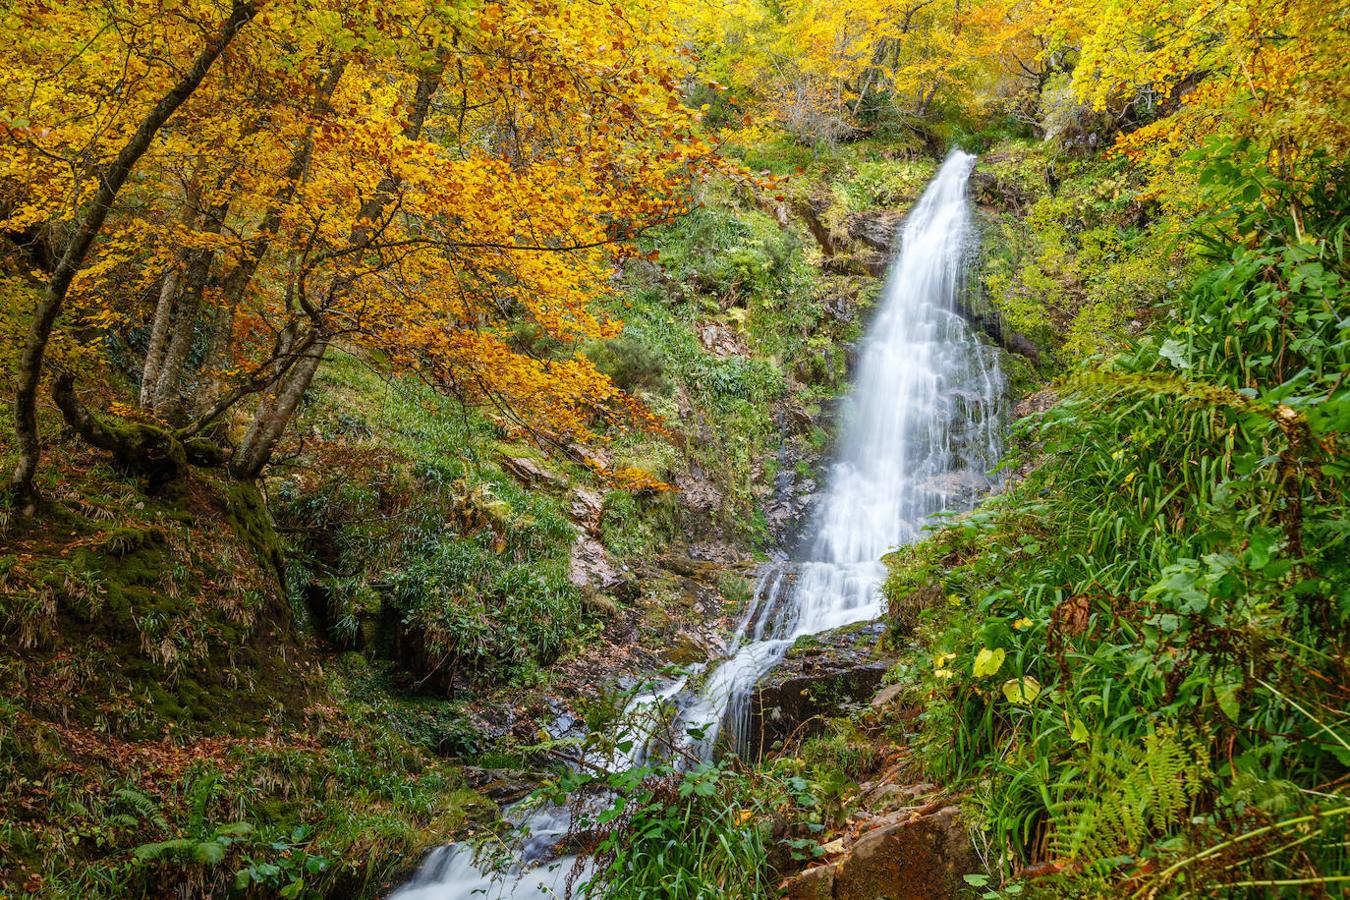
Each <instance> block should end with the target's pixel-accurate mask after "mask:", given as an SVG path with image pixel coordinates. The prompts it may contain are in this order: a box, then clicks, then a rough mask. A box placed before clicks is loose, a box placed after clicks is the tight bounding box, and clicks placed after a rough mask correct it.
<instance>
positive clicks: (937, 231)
mask: <svg viewBox="0 0 1350 900" xmlns="http://www.w3.org/2000/svg"><path fill="white" fill-rule="evenodd" d="M974 164H975V157H974V156H971V155H970V154H968V153H964V152H962V151H960V150H954V151H952V153H951V154H950V155H949V156H948V157H947V161H946V162H945V163H943V165H942V168H941V169H940V170H939V171H938V173H937V175H936V176H935V177H934V179H933V181H932V182H931V183H930V184H929V186H928V188H927V190H925V191H924V193H923V196H922V197H920V198H919V202H918V203H917V204H915V206H914V209H913V210H912V211H911V212H910V214H909V217H908V219H907V220H906V222H905V227H904V229H903V231H902V232H901V239H900V245H899V248H898V253H897V256H896V258H895V260H894V261H893V263H892V265H891V269H890V273H889V276H888V278H887V282H886V287H885V292H884V294H883V296H882V301H881V307H880V310H879V312H878V315H877V319H876V321H875V323H874V324H873V325H872V328H871V330H870V332H869V334H868V337H867V339H866V341H865V343H864V345H863V350H862V358H861V360H860V364H859V368H858V376H857V380H856V382H855V384H854V389H853V392H852V395H851V396H850V398H849V403H848V405H847V406H846V408H845V409H844V411H843V412H844V423H843V429H842V440H841V443H840V446H839V454H838V457H837V459H836V461H835V464H834V466H833V468H832V469H831V471H830V473H829V478H828V482H827V491H826V495H825V497H824V499H823V500H822V502H821V505H820V507H819V508H818V510H817V513H816V522H815V530H814V538H813V540H812V541H811V542H810V544H809V548H808V550H807V552H806V553H805V554H804V559H803V560H801V561H799V562H795V563H789V564H786V565H783V566H776V567H773V568H771V569H769V570H768V571H767V572H766V573H764V574H763V575H762V576H761V578H760V581H759V584H758V586H757V588H756V590H755V595H754V599H753V600H752V601H751V606H750V607H749V610H748V611H747V613H746V615H745V616H744V617H743V619H742V622H741V626H740V628H739V629H738V632H737V634H736V639H735V640H734V641H733V643H732V646H733V647H735V648H737V649H736V650H735V653H734V655H733V656H732V658H731V659H729V660H727V661H726V662H724V663H723V664H722V665H720V666H719V667H718V668H717V669H716V670H715V671H714V672H712V673H711V675H710V676H709V677H708V679H707V681H706V683H705V685H704V689H703V693H702V695H701V697H700V698H699V700H698V702H697V703H694V704H691V705H690V706H689V707H688V709H686V711H685V712H684V720H685V721H686V722H687V723H688V724H690V725H691V726H694V727H695V730H696V732H697V731H701V732H702V734H703V736H702V738H701V740H700V743H701V749H702V750H703V752H704V753H710V752H712V750H713V748H714V746H715V745H716V743H717V741H718V740H719V738H727V739H728V740H727V743H729V744H730V746H732V747H733V748H738V749H743V748H745V747H746V746H747V744H746V729H747V727H748V725H749V720H748V718H749V707H750V703H749V701H750V694H751V692H752V691H753V689H754V687H755V685H756V684H757V683H758V682H759V680H760V679H761V678H763V677H764V675H765V674H766V673H767V672H768V671H769V670H770V669H772V668H773V667H774V666H775V665H777V664H778V663H779V662H780V661H781V660H782V658H783V655H784V654H785V653H786V652H787V650H788V648H789V647H791V646H792V643H793V641H795V640H796V639H797V638H798V637H801V636H803V635H808V634H816V633H818V632H822V631H828V630H830V629H833V628H839V627H842V626H844V625H849V624H852V623H854V622H861V621H865V620H868V619H874V618H876V617H877V616H879V615H880V614H881V611H882V603H883V600H882V596H881V584H882V582H883V581H884V580H885V577H886V567H885V566H884V565H883V564H882V562H881V557H882V555H883V554H885V553H887V552H888V551H890V550H893V549H894V548H896V547H898V546H900V545H902V544H906V543H910V542H912V541H914V540H916V539H918V537H919V536H920V534H921V531H922V528H923V526H924V524H925V523H926V522H927V521H928V520H929V518H930V517H931V516H932V515H933V514H934V513H937V512H940V511H944V510H957V509H960V508H962V507H967V506H969V505H970V504H971V503H973V502H974V500H975V499H977V498H978V496H979V494H980V493H981V492H982V490H983V489H984V488H985V487H986V486H987V485H988V481H987V479H986V474H985V473H986V472H988V471H989V470H990V469H991V468H992V467H993V466H994V464H995V463H996V462H997V460H998V455H999V430H1000V429H999V420H1000V415H999V413H1000V400H1001V397H1002V395H1003V377H1002V374H1001V373H1000V371H999V368H998V358H997V356H996V355H995V353H994V352H993V351H992V350H991V349H990V348H988V347H986V346H985V345H983V344H982V343H980V342H979V341H978V340H976V339H975V337H974V335H973V334H972V333H971V331H970V329H969V327H968V326H967V324H966V323H965V321H964V320H963V319H962V318H961V317H960V316H959V315H958V314H957V312H956V304H957V301H958V299H959V297H958V293H959V291H960V289H961V285H962V281H963V274H964V271H965V262H966V259H967V254H968V252H969V250H970V243H971V223H970V210H969V205H968V203H967V200H966V182H967V181H968V179H969V177H970V171H971V168H972V167H973V166H974ZM726 728H729V729H730V733H729V734H723V730H724V729H726Z"/></svg>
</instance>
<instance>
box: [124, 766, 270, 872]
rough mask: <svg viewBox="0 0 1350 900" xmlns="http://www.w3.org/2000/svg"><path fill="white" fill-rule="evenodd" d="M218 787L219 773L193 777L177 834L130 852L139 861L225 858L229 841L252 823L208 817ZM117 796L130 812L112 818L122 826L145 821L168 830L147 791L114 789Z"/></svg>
mask: <svg viewBox="0 0 1350 900" xmlns="http://www.w3.org/2000/svg"><path fill="white" fill-rule="evenodd" d="M219 787H220V776H218V775H207V776H203V777H200V778H197V779H195V780H194V781H193V782H192V783H191V784H189V785H188V788H187V797H186V799H187V807H188V821H187V823H186V826H185V827H184V828H183V829H182V833H180V834H179V836H177V837H172V838H169V839H168V840H164V841H153V842H151V843H146V844H141V845H140V846H139V847H137V848H136V849H135V850H134V851H132V853H133V855H134V856H135V857H136V859H137V860H139V861H140V862H156V861H160V860H179V861H187V862H196V863H201V864H202V865H207V866H213V865H215V864H217V863H219V862H220V861H221V860H223V859H224V858H225V853H226V851H227V850H228V849H229V846H230V844H232V843H234V842H235V841H236V840H238V839H239V838H242V837H247V836H248V835H249V834H251V833H252V832H253V826H252V825H250V824H249V823H247V822H229V823H226V824H223V825H212V824H211V823H210V822H209V821H208V814H209V812H210V806H211V800H212V799H213V798H214V797H215V795H216V791H217V790H218V789H219ZM117 797H118V799H120V800H121V801H122V803H124V804H125V805H126V806H128V807H130V808H131V813H121V814H119V815H118V816H116V817H115V818H114V820H113V821H114V822H115V823H116V824H118V825H120V826H122V827H125V828H133V827H137V826H139V825H141V824H143V823H144V824H149V825H151V826H153V827H154V829H155V830H156V831H159V832H166V833H172V831H173V830H174V829H173V827H172V826H171V825H170V823H169V819H168V817H167V816H166V815H165V814H164V810H163V809H162V808H161V807H160V805H159V804H158V803H157V802H155V800H154V799H153V798H152V797H150V796H149V795H147V794H143V793H141V792H140V791H136V790H132V789H130V788H123V789H122V790H119V791H118V792H117Z"/></svg>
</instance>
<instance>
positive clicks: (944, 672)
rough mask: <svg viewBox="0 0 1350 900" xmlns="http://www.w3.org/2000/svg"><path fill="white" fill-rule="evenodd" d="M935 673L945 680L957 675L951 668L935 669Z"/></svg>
mask: <svg viewBox="0 0 1350 900" xmlns="http://www.w3.org/2000/svg"><path fill="white" fill-rule="evenodd" d="M933 674H934V675H936V676H937V677H938V678H941V679H942V680H943V681H947V680H948V679H950V678H953V677H955V675H956V673H955V672H953V671H952V670H951V669H935V670H933Z"/></svg>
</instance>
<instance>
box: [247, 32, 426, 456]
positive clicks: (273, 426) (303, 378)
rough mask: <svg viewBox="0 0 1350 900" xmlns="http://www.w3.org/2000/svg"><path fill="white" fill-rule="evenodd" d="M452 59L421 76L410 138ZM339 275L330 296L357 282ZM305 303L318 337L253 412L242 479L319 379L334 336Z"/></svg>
mask: <svg viewBox="0 0 1350 900" xmlns="http://www.w3.org/2000/svg"><path fill="white" fill-rule="evenodd" d="M447 59H448V54H446V53H445V52H439V53H437V55H436V64H435V65H433V66H432V67H430V68H428V69H427V70H426V71H424V72H423V73H422V74H421V75H420V76H419V77H418V79H417V88H416V91H415V92H414V94H413V107H412V110H411V111H410V114H409V116H408V124H407V125H406V126H405V127H404V129H403V136H404V137H406V138H408V139H409V140H413V139H415V138H416V137H417V136H418V135H420V134H421V133H422V127H423V125H424V124H425V123H426V118H427V114H428V113H429V112H430V110H431V98H432V97H433V96H434V95H435V93H436V89H437V87H439V86H440V81H441V74H442V73H443V72H444V71H445V64H446V60H447ZM398 186H399V181H398V179H396V178H394V177H392V176H390V177H386V178H384V179H382V180H381V181H380V183H379V185H378V186H377V187H376V189H375V193H374V194H373V195H372V196H371V198H370V199H369V200H367V201H366V202H365V203H363V204H362V205H361V210H360V212H359V213H358V214H357V219H356V223H355V224H354V225H353V226H352V230H351V233H350V235H349V236H348V239H347V244H348V246H350V247H356V248H359V247H361V246H362V245H364V244H366V243H367V242H369V241H370V240H371V235H372V232H373V229H374V225H375V223H376V221H377V220H378V219H379V217H380V216H381V215H382V214H383V212H384V209H385V207H386V206H387V205H388V204H389V201H390V200H392V199H393V197H394V192H395V191H396V190H397V189H398ZM336 278H337V282H336V283H334V284H333V285H331V286H330V290H329V292H328V293H329V296H337V295H339V294H342V293H345V292H346V291H347V290H349V289H350V287H351V281H350V279H349V278H346V277H345V276H336ZM300 303H301V306H303V307H304V308H305V310H306V312H308V313H309V315H310V318H311V326H310V327H311V328H312V329H313V335H314V341H313V343H312V344H310V346H309V347H308V349H307V350H305V351H304V355H303V356H302V357H301V358H300V359H299V360H298V361H297V362H296V363H295V365H294V366H292V367H291V370H290V372H289V373H288V374H287V376H286V378H285V379H284V380H283V382H282V384H281V386H280V387H279V388H278V389H277V393H276V396H275V398H274V399H273V400H272V401H271V402H268V401H267V400H266V399H264V400H263V401H262V402H261V403H260V404H259V405H258V410H257V412H256V413H255V414H254V417H253V424H252V425H250V426H249V430H248V433H247V434H245V436H244V440H243V442H242V443H241V444H240V445H239V452H238V454H236V456H235V462H234V465H233V466H232V467H231V468H232V470H233V471H234V474H235V475H236V476H237V477H239V478H247V479H253V478H257V477H258V476H259V475H260V474H262V470H263V467H265V466H266V465H267V463H268V461H270V460H271V458H272V451H273V450H274V449H275V448H276V444H277V441H278V440H280V439H281V436H282V434H284V433H285V431H286V426H287V425H289V424H290V421H291V417H292V416H294V415H295V411H296V409H298V408H299V406H300V401H301V399H302V398H303V397H304V395H305V391H306V390H308V388H309V385H310V382H311V381H312V380H313V379H314V373H315V372H317V371H318V369H319V363H321V362H322V361H323V356H324V353H326V352H327V350H328V344H329V342H330V341H331V336H330V335H329V334H328V333H327V331H326V325H325V323H324V321H323V318H322V312H323V311H322V309H316V308H314V307H312V306H311V305H310V304H309V303H308V301H306V300H305V299H304V298H303V297H302V298H301V299H300Z"/></svg>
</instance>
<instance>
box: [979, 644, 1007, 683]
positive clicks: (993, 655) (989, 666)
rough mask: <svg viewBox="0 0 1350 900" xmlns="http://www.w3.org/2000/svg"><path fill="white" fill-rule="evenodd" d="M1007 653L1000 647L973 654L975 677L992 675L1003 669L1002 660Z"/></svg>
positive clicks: (986, 648) (984, 649)
mask: <svg viewBox="0 0 1350 900" xmlns="http://www.w3.org/2000/svg"><path fill="white" fill-rule="evenodd" d="M1006 655H1007V653H1006V652H1005V651H1004V650H1003V648H1002V647H999V648H998V649H996V650H990V649H989V648H988V647H985V648H983V649H982V650H980V652H979V653H977V654H975V667H974V672H975V675H976V676H980V677H983V676H985V675H993V674H995V673H996V672H998V670H999V669H1001V668H1003V658H1004V657H1005V656H1006Z"/></svg>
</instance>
